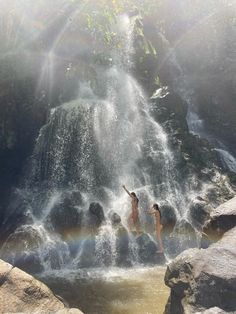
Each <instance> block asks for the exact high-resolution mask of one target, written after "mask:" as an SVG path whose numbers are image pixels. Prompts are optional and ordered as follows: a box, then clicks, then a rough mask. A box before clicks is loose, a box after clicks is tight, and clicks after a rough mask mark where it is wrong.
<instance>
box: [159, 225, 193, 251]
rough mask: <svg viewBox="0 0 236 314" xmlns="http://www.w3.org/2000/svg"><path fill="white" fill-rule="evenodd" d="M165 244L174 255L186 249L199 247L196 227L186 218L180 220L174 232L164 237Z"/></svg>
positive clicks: (167, 249)
mask: <svg viewBox="0 0 236 314" xmlns="http://www.w3.org/2000/svg"><path fill="white" fill-rule="evenodd" d="M164 246H165V247H166V252H167V254H169V255H170V256H172V257H175V256H177V255H178V254H180V253H181V252H183V251H184V250H186V249H189V248H195V247H198V241H197V235H196V232H195V229H194V228H193V227H192V225H191V224H190V223H189V222H188V221H187V220H185V219H182V220H180V221H178V222H177V224H176V225H175V228H174V231H173V232H172V234H171V235H170V236H169V237H168V238H166V237H164Z"/></svg>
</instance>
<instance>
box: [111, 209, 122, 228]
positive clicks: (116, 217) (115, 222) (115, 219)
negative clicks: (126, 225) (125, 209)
mask: <svg viewBox="0 0 236 314" xmlns="http://www.w3.org/2000/svg"><path fill="white" fill-rule="evenodd" d="M109 218H110V220H111V223H112V225H113V226H117V225H119V224H120V223H121V217H120V216H119V215H118V214H117V213H115V212H111V213H110V214H109Z"/></svg>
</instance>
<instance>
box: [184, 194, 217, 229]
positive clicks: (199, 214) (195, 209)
mask: <svg viewBox="0 0 236 314" xmlns="http://www.w3.org/2000/svg"><path fill="white" fill-rule="evenodd" d="M212 210H213V208H212V207H211V206H210V205H209V204H208V203H207V201H206V200H204V199H203V198H201V197H197V198H196V199H194V200H193V201H192V202H191V204H190V206H189V216H190V219H191V222H192V223H193V225H194V227H195V228H197V229H198V230H202V227H203V225H204V224H205V222H206V221H207V220H208V219H209V217H210V213H211V211H212Z"/></svg>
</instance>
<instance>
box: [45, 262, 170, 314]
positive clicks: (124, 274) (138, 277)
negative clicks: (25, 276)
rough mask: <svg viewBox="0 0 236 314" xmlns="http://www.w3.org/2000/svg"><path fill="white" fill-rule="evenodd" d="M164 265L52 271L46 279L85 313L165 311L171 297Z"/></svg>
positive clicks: (53, 287) (147, 313)
mask: <svg viewBox="0 0 236 314" xmlns="http://www.w3.org/2000/svg"><path fill="white" fill-rule="evenodd" d="M164 274H165V267H153V268H132V269H128V270H127V269H118V268H114V269H103V270H94V269H93V270H91V269H89V270H88V269H87V270H82V271H81V270H80V271H70V272H69V271H67V272H61V271H59V272H58V273H51V274H49V273H48V274H47V275H44V276H43V277H41V278H40V279H41V280H43V281H44V282H45V283H46V284H47V285H48V286H49V287H50V288H51V289H52V290H53V291H54V293H55V294H58V295H60V296H62V297H63V298H64V299H65V300H66V301H67V302H68V303H69V305H70V307H78V308H80V309H81V310H82V311H83V312H84V313H85V314H162V313H163V311H164V308H165V304H166V302H167V299H168V296H169V289H168V288H167V287H166V286H165V284H164Z"/></svg>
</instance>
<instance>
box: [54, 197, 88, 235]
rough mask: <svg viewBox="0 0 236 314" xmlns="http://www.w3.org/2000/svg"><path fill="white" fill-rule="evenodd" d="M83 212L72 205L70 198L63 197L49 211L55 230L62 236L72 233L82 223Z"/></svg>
mask: <svg viewBox="0 0 236 314" xmlns="http://www.w3.org/2000/svg"><path fill="white" fill-rule="evenodd" d="M82 218H83V212H82V211H80V210H79V209H78V207H77V206H75V205H73V202H72V200H71V199H70V198H65V199H63V201H62V202H60V203H59V204H56V205H55V206H54V207H53V208H52V210H51V212H50V221H51V224H52V226H53V228H54V230H55V231H56V232H58V233H59V234H61V235H62V236H63V237H64V238H67V237H68V236H70V234H73V232H74V231H75V230H76V229H79V228H80V227H81V224H82Z"/></svg>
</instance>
